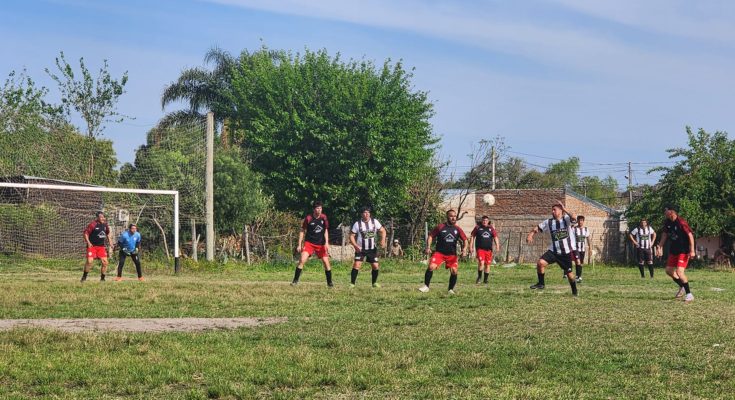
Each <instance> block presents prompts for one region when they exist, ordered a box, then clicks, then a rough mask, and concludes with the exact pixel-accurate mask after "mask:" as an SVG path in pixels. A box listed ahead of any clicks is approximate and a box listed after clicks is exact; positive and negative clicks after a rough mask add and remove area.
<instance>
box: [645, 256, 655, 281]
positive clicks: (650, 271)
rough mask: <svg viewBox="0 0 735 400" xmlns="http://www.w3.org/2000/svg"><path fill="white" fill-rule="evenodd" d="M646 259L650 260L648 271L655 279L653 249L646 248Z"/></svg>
mask: <svg viewBox="0 0 735 400" xmlns="http://www.w3.org/2000/svg"><path fill="white" fill-rule="evenodd" d="M646 261H647V262H648V273H649V274H650V275H651V279H653V249H646Z"/></svg>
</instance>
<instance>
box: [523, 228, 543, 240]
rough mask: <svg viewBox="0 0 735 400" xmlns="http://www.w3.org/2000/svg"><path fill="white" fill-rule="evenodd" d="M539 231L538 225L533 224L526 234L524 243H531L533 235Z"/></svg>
mask: <svg viewBox="0 0 735 400" xmlns="http://www.w3.org/2000/svg"><path fill="white" fill-rule="evenodd" d="M539 232H540V231H539V229H538V226H534V227H533V229H531V232H528V236H526V243H528V244H531V243H533V236H534V235H535V234H537V233H539Z"/></svg>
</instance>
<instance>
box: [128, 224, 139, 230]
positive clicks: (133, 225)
mask: <svg viewBox="0 0 735 400" xmlns="http://www.w3.org/2000/svg"><path fill="white" fill-rule="evenodd" d="M132 227H136V228H137V227H138V225H135V224H130V225H128V229H130V228H132Z"/></svg>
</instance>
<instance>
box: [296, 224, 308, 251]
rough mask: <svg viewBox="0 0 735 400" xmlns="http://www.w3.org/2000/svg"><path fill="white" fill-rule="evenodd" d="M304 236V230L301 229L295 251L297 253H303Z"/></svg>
mask: <svg viewBox="0 0 735 400" xmlns="http://www.w3.org/2000/svg"><path fill="white" fill-rule="evenodd" d="M304 235H306V229H304V228H303V227H302V228H301V230H300V231H299V243H298V244H297V245H296V251H297V252H299V253H301V252H302V251H304Z"/></svg>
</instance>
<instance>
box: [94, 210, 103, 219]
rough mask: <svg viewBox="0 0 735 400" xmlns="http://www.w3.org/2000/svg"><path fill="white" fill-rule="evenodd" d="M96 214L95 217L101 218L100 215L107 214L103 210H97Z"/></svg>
mask: <svg viewBox="0 0 735 400" xmlns="http://www.w3.org/2000/svg"><path fill="white" fill-rule="evenodd" d="M94 215H95V217H97V218H99V216H100V215H105V213H103V212H102V211H97V212H96V213H94Z"/></svg>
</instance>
